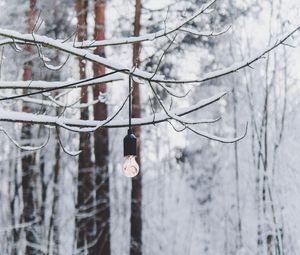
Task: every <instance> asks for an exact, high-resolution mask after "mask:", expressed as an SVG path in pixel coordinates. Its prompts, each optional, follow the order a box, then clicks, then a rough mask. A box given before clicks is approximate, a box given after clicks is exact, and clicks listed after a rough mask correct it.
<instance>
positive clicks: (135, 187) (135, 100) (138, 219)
mask: <svg viewBox="0 0 300 255" xmlns="http://www.w3.org/2000/svg"><path fill="white" fill-rule="evenodd" d="M140 30H141V0H136V1H135V18H134V36H139V34H140ZM140 48H141V44H140V43H135V44H134V45H133V58H132V63H133V65H134V66H136V67H139V65H140V59H139V52H140ZM132 117H133V118H140V117H141V103H140V88H139V84H138V83H137V82H135V81H134V82H133V92H132ZM133 131H134V134H135V135H136V137H137V141H138V142H137V163H138V164H139V166H140V169H141V149H140V137H141V127H139V126H138V127H134V129H133ZM140 254H142V172H140V173H139V174H138V175H137V176H136V177H134V178H133V179H132V190H131V217H130V255H140Z"/></svg>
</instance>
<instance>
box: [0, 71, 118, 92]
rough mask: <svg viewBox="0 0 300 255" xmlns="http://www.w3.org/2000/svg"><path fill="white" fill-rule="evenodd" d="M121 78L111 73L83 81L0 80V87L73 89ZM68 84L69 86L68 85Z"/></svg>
mask: <svg viewBox="0 0 300 255" xmlns="http://www.w3.org/2000/svg"><path fill="white" fill-rule="evenodd" d="M122 79H123V76H122V74H120V73H113V74H110V75H108V76H105V77H100V78H96V79H93V80H89V81H85V80H88V79H84V80H79V81H64V82H62V81H0V89H38V90H40V89H41V90H44V89H60V88H68V89H74V88H79V87H84V86H92V85H95V84H99V83H108V82H113V81H120V80H122ZM74 82H76V83H78V84H76V85H72V84H73V83H74ZM69 85H70V86H69Z"/></svg>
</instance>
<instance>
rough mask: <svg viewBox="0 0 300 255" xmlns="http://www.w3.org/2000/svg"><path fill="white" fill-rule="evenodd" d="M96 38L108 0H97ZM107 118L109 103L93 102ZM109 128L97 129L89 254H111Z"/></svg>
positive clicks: (101, 89) (100, 36)
mask: <svg viewBox="0 0 300 255" xmlns="http://www.w3.org/2000/svg"><path fill="white" fill-rule="evenodd" d="M94 39H95V40H104V39H105V0H95V34H94ZM94 53H95V54H97V55H100V56H102V57H104V56H105V52H104V48H103V47H97V48H96V49H95V51H94ZM93 70H94V76H99V75H102V74H104V73H105V68H104V66H103V65H99V64H93ZM106 90H107V88H106V84H97V85H95V86H94V88H93V96H94V99H98V98H99V95H101V93H106ZM106 118H107V105H106V103H105V102H98V103H97V104H95V105H94V119H95V120H104V119H106ZM108 146H109V144H108V129H105V128H104V129H102V128H100V129H98V130H96V131H95V132H94V153H95V175H96V236H95V237H94V238H97V242H96V245H95V246H94V248H92V249H91V251H90V254H107V255H109V254H110V222H109V221H110V205H109V172H108V153H109V147H108Z"/></svg>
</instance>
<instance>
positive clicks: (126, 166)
mask: <svg viewBox="0 0 300 255" xmlns="http://www.w3.org/2000/svg"><path fill="white" fill-rule="evenodd" d="M139 170H140V168H139V165H138V163H136V161H135V156H132V155H129V156H126V157H125V158H124V163H123V173H124V175H125V176H126V177H135V176H137V175H138V173H139Z"/></svg>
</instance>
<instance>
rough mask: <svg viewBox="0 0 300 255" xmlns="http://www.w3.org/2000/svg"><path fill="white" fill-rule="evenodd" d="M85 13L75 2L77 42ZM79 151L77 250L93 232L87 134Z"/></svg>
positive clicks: (84, 0) (84, 113) (83, 4)
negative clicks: (90, 214)
mask: <svg viewBox="0 0 300 255" xmlns="http://www.w3.org/2000/svg"><path fill="white" fill-rule="evenodd" d="M87 11H88V0H77V1H76V12H77V22H78V23H77V24H78V27H77V29H78V31H77V37H78V41H83V40H86V39H87ZM85 69H86V63H85V61H84V60H82V59H80V60H79V74H80V79H84V78H86V70H85ZM80 102H81V103H87V102H88V91H87V87H82V88H81V98H80ZM80 118H81V119H82V120H87V119H89V112H88V108H81V111H80ZM79 149H80V150H81V153H80V154H79V159H78V187H77V188H78V195H77V206H76V207H77V214H78V216H79V217H77V218H76V232H77V248H83V247H84V246H85V245H86V244H87V243H88V242H89V240H88V239H89V238H88V236H89V234H90V233H91V232H92V231H93V222H92V218H91V217H90V216H89V217H88V216H82V215H89V213H90V212H91V210H93V207H92V205H93V183H94V176H93V171H92V162H91V158H90V156H91V145H90V136H89V133H80V138H79Z"/></svg>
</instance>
